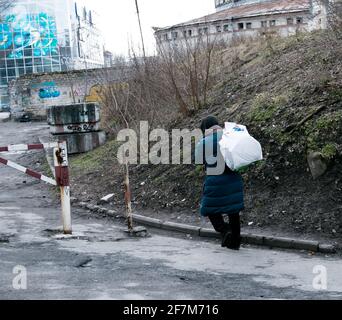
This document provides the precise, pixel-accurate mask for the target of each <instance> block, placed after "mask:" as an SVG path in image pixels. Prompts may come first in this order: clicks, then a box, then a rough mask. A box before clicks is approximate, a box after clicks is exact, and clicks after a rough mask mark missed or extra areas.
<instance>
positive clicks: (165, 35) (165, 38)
mask: <svg viewBox="0 0 342 320" xmlns="http://www.w3.org/2000/svg"><path fill="white" fill-rule="evenodd" d="M164 40H165V41H168V40H169V35H168V34H167V33H165V34H164Z"/></svg>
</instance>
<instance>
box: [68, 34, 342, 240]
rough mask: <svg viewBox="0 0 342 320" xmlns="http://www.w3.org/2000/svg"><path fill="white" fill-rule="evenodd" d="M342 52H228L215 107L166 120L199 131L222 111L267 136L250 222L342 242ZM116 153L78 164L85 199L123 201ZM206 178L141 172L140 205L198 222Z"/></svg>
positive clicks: (306, 46) (295, 43) (268, 44)
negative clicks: (312, 158) (318, 168)
mask: <svg viewBox="0 0 342 320" xmlns="http://www.w3.org/2000/svg"><path fill="white" fill-rule="evenodd" d="M341 48H342V44H341V41H335V40H332V39H331V38H327V36H326V35H325V34H319V33H316V34H307V35H298V36H295V37H291V38H288V39H282V40H280V39H273V40H268V41H265V42H263V43H247V44H246V43H245V44H241V45H240V48H237V49H235V50H226V51H223V52H222V65H221V66H219V67H218V69H219V72H220V74H219V76H220V78H221V81H219V83H218V84H217V86H216V87H215V89H214V90H213V91H212V92H211V100H210V105H208V106H207V107H206V108H203V109H202V110H199V111H198V112H197V113H196V114H195V115H193V116H192V117H191V118H187V119H176V120H175V121H174V122H173V123H166V124H165V127H166V128H168V129H172V128H189V129H191V128H195V127H197V126H198V125H199V123H200V120H201V119H202V117H204V116H205V115H207V114H214V115H216V116H218V117H219V119H220V120H221V121H222V122H224V121H236V122H238V123H243V124H245V125H247V126H248V128H249V131H250V133H251V134H252V135H253V136H255V138H257V139H258V140H260V142H261V143H262V145H263V148H264V154H265V161H264V162H263V163H261V164H259V165H258V166H254V167H252V168H250V170H249V171H248V172H247V173H246V174H244V180H245V186H246V210H245V212H244V215H243V217H244V218H243V220H244V223H245V224H246V225H247V224H248V223H250V222H253V226H256V227H258V228H260V229H262V228H265V227H272V228H275V229H277V230H280V231H283V232H288V231H298V232H300V233H302V234H312V235H314V234H315V235H325V236H329V237H333V238H341V234H342V76H341V75H342V65H341V61H342V49H341ZM237 52H238V53H237ZM116 148H117V144H116V143H115V141H112V142H110V143H109V144H107V145H106V146H105V147H103V148H100V149H98V150H96V151H94V152H92V153H89V154H87V155H81V156H77V157H75V158H74V159H73V160H72V169H73V182H74V190H75V189H76V192H78V193H80V194H81V195H82V198H83V199H86V200H92V201H97V200H98V199H99V198H100V197H102V196H104V195H106V194H108V193H112V192H115V194H116V196H115V202H116V203H117V205H122V199H123V196H122V191H121V190H122V174H121V171H120V170H121V168H120V167H119V166H118V165H117V164H116V161H115V150H116ZM310 152H319V153H321V155H322V158H323V161H324V162H325V163H326V165H327V166H328V169H327V172H326V173H325V174H324V175H323V176H321V177H319V178H318V179H316V180H314V179H313V177H312V175H311V173H310V170H309V167H308V163H307V155H308V153H310ZM202 179H203V173H202V171H201V169H200V168H198V167H195V166H194V165H188V166H186V165H180V166H172V165H170V166H165V165H164V166H162V165H161V166H138V167H132V168H131V180H132V189H133V196H134V203H135V206H136V207H138V208H147V209H151V212H155V213H154V215H158V214H161V213H162V212H176V213H177V216H180V217H181V219H182V220H185V221H192V220H196V219H197V220H198V206H199V200H200V196H201V190H202ZM93 181H96V183H94V182H93ZM165 210H167V211H165ZM151 214H152V213H151ZM170 214H171V213H170Z"/></svg>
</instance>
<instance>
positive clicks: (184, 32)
mask: <svg viewBox="0 0 342 320" xmlns="http://www.w3.org/2000/svg"><path fill="white" fill-rule="evenodd" d="M186 35H187V33H186V31H185V30H184V31H183V36H184V38H186Z"/></svg>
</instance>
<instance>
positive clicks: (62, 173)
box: [0, 142, 72, 234]
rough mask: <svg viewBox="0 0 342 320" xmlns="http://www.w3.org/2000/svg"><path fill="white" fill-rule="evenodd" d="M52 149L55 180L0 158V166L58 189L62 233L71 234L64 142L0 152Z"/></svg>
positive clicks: (0, 150)
mask: <svg viewBox="0 0 342 320" xmlns="http://www.w3.org/2000/svg"><path fill="white" fill-rule="evenodd" d="M50 148H53V156H54V163H55V175H56V180H54V179H51V178H49V177H46V176H44V175H42V174H40V173H38V172H35V171H33V170H31V169H28V168H25V167H23V166H21V165H19V164H17V163H15V162H12V161H10V160H7V159H4V158H1V157H0V164H4V165H5V166H8V167H11V168H13V169H15V170H18V171H20V172H22V173H25V174H27V175H29V176H31V177H33V178H36V179H39V180H41V181H44V182H46V183H49V184H51V185H53V186H58V187H60V191H61V205H62V220H63V231H64V233H65V234H72V226H71V204H70V182H69V168H68V165H69V164H68V150H67V144H66V142H53V143H42V144H18V145H9V146H6V147H0V152H17V151H29V150H44V149H50Z"/></svg>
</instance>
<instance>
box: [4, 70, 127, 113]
mask: <svg viewBox="0 0 342 320" xmlns="http://www.w3.org/2000/svg"><path fill="white" fill-rule="evenodd" d="M127 76H128V73H127V70H125V71H123V70H117V69H115V68H107V69H93V70H88V71H85V70H82V71H71V72H56V73H49V74H38V75H37V74H36V75H27V76H24V77H21V78H19V79H17V80H16V81H13V82H12V83H11V84H10V87H9V94H10V107H11V112H12V115H13V118H19V117H21V116H22V115H23V114H31V115H32V117H33V118H37V119H45V118H46V109H47V108H48V107H51V106H55V105H69V104H73V103H81V102H84V101H91V98H92V95H91V93H92V91H93V88H94V87H96V86H98V85H104V84H108V83H115V82H122V81H124V80H125V79H126V77H127Z"/></svg>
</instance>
